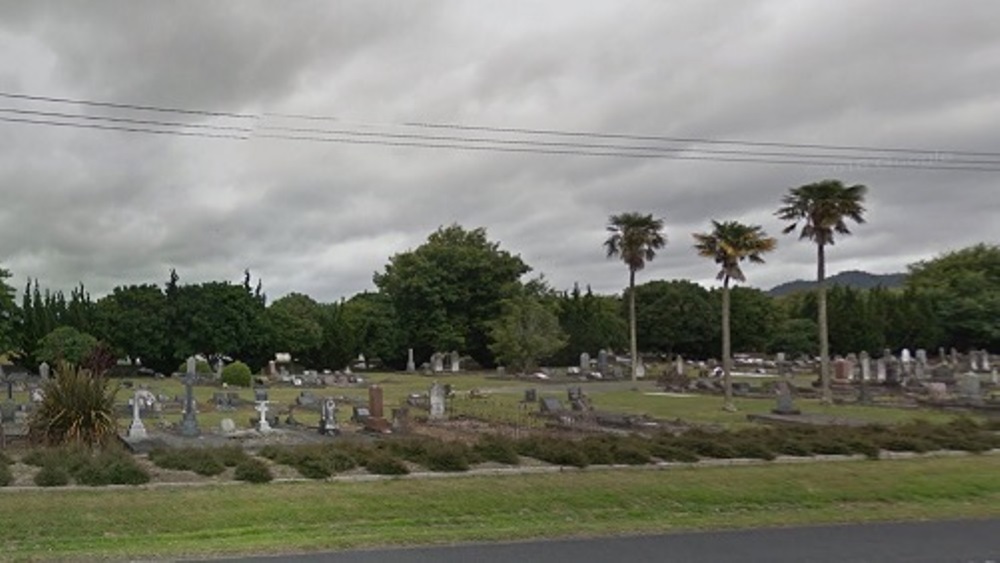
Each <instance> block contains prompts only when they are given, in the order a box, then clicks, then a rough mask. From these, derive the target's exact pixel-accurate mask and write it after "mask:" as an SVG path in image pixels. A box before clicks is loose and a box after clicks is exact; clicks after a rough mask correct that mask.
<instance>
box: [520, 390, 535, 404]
mask: <svg viewBox="0 0 1000 563" xmlns="http://www.w3.org/2000/svg"><path fill="white" fill-rule="evenodd" d="M537 401H538V391H536V390H535V389H525V390H524V400H523V401H522V402H524V403H534V402H537Z"/></svg>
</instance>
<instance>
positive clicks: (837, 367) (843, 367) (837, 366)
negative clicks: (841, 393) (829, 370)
mask: <svg viewBox="0 0 1000 563" xmlns="http://www.w3.org/2000/svg"><path fill="white" fill-rule="evenodd" d="M833 378H834V379H835V380H837V382H839V383H844V382H847V381H849V380H850V378H851V374H850V371H849V370H848V362H847V360H845V359H844V358H837V359H835V360H834V361H833Z"/></svg>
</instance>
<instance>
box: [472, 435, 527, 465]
mask: <svg viewBox="0 0 1000 563" xmlns="http://www.w3.org/2000/svg"><path fill="white" fill-rule="evenodd" d="M472 451H473V453H474V454H475V455H476V456H478V457H479V458H481V459H483V460H486V461H495V462H497V463H506V464H507V465H518V464H520V463H521V458H520V457H518V455H517V449H516V448H515V446H514V441H513V440H510V439H508V438H505V437H503V436H499V435H497V434H485V435H483V436H480V438H479V441H478V442H476V444H475V445H474V446H472Z"/></svg>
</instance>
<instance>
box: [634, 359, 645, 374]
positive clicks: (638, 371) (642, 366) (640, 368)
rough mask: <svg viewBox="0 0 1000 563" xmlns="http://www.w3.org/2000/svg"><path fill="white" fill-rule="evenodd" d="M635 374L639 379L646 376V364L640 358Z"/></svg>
mask: <svg viewBox="0 0 1000 563" xmlns="http://www.w3.org/2000/svg"><path fill="white" fill-rule="evenodd" d="M635 376H636V377H637V378H639V379H642V378H643V377H646V366H645V364H643V363H642V360H639V365H637V366H635Z"/></svg>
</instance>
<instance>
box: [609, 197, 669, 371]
mask: <svg viewBox="0 0 1000 563" xmlns="http://www.w3.org/2000/svg"><path fill="white" fill-rule="evenodd" d="M607 231H608V232H609V233H611V234H610V236H608V238H607V239H606V240H605V241H604V249H605V251H606V252H607V256H608V258H620V259H621V260H622V262H624V263H625V265H626V266H627V267H628V288H629V291H628V295H629V297H628V299H629V302H628V303H629V305H628V312H629V315H628V317H629V354H630V356H631V358H632V381H635V380H636V379H637V378H638V369H639V362H640V361H641V360H640V358H639V351H638V342H637V339H636V317H635V273H636V272H638V271H639V270H641V269H643V268H644V267H645V266H646V262H649V261H651V260H653V258H655V257H656V251H657V250H659V249H661V248H663V246H664V245H666V244H667V237H666V236H665V235H664V234H663V220H662V219H654V218H653V216H652V215H643V214H641V213H636V212H628V213H620V214H618V215H612V216H611V217H609V218H608V226H607Z"/></svg>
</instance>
